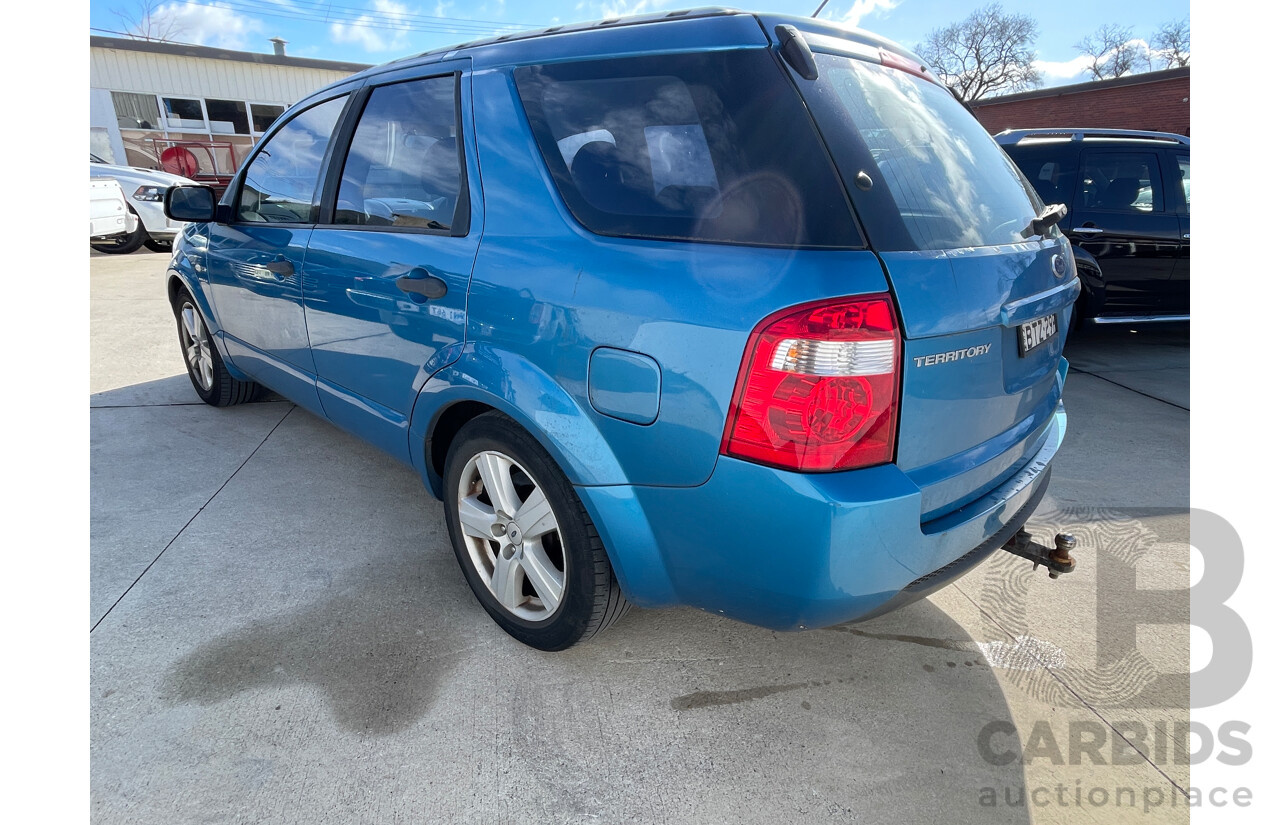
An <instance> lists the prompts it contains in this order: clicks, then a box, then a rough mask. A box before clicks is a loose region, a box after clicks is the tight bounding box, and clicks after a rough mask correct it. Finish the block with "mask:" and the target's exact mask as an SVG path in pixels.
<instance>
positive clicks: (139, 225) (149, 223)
mask: <svg viewBox="0 0 1280 825" xmlns="http://www.w3.org/2000/svg"><path fill="white" fill-rule="evenodd" d="M89 177H90V178H91V179H92V178H99V179H102V178H114V179H115V180H116V181H117V182H119V184H120V188H121V189H122V190H124V194H125V200H126V205H127V208H128V211H129V212H130V214H132V215H133V216H135V217H136V218H137V221H136V224H135V225H134V226H133V227H132V228H131V229H130V231H129V232H128V233H127V234H125V235H117V236H114V237H112V238H105V239H96V238H95V239H91V240H90V241H89V245H90V246H92V247H93V248H94V249H97V250H98V251H100V252H112V253H118V254H124V253H128V252H133V251H134V250H136V249H138V247H141V246H144V245H145V246H146V247H147V249H150V250H152V251H154V252H167V251H169V249H170V246H171V245H172V243H173V239H174V236H176V235H177V234H178V233H179V232H180V231H181V230H182V226H183V225H182V224H181V223H179V222H177V221H171V220H169V219H168V218H166V217H165V215H164V192H165V190H166V189H168V188H169V187H170V186H176V185H187V186H191V185H193V184H195V183H196V182H195V181H193V180H191V179H190V178H184V177H182V176H181V175H171V174H169V173H168V172H159V171H156V170H155V169H139V168H138V167H136V166H115V165H113V164H110V163H107V162H106V161H104V160H103V159H102V158H100V157H98V156H97V155H94V154H92V153H90V155H89Z"/></svg>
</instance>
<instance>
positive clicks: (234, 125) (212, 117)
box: [204, 98, 249, 135]
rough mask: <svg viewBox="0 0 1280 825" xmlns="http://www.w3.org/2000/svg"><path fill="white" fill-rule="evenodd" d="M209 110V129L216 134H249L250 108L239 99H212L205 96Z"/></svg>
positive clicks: (205, 102)
mask: <svg viewBox="0 0 1280 825" xmlns="http://www.w3.org/2000/svg"><path fill="white" fill-rule="evenodd" d="M204 105H205V108H206V109H207V110H208V111H209V131H211V132H213V133H214V134H215V135H247V134H249V115H248V110H247V109H246V108H245V105H244V103H243V102H242V101H239V100H211V99H209V98H205V101H204Z"/></svg>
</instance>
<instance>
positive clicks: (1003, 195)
mask: <svg viewBox="0 0 1280 825" xmlns="http://www.w3.org/2000/svg"><path fill="white" fill-rule="evenodd" d="M819 46H820V47H821V48H822V49H824V50H825V49H827V48H831V49H833V51H834V50H835V49H837V48H838V46H836V45H833V44H831V43H830V42H829V41H827V40H823V41H819ZM866 51H867V50H866V49H865V48H861V49H851V54H850V55H849V56H844V55H841V54H837V53H819V54H817V55H816V59H817V67H818V78H817V79H816V80H815V81H805V80H803V79H798V80H797V83H798V85H800V87H801V90H802V92H803V93H804V94H805V96H806V98H807V99H808V100H809V103H810V108H811V110H812V111H813V112H814V113H815V116H816V117H817V120H818V124H819V127H820V128H821V131H822V133H823V135H824V137H825V138H826V140H827V143H828V145H829V146H830V147H831V149H832V152H833V155H834V156H835V159H836V162H837V165H838V167H839V168H840V172H841V176H842V177H843V178H844V179H845V182H846V186H847V187H848V189H849V193H850V195H851V197H852V198H853V201H854V205H855V207H856V208H857V210H858V214H859V217H860V218H861V220H862V222H863V224H864V225H865V227H866V229H867V233H868V236H869V239H870V241H871V244H872V246H873V248H874V249H875V250H876V252H877V253H878V254H879V256H880V260H881V262H882V264H883V266H884V268H885V271H886V273H887V274H888V276H889V280H890V282H891V284H892V289H893V293H894V296H895V298H896V299H897V303H898V309H899V311H900V312H901V315H902V325H903V329H904V332H905V335H906V339H907V340H906V341H905V345H904V359H903V386H902V405H901V419H900V420H901V424H900V429H899V438H898V453H897V457H896V463H897V464H898V466H899V467H901V468H902V469H903V470H905V471H906V472H907V473H908V475H909V476H910V477H911V478H912V480H913V481H915V482H916V483H917V484H918V485H919V486H920V489H921V491H922V495H923V504H922V513H921V518H922V520H923V521H929V520H931V519H933V518H936V517H938V516H940V515H942V514H943V513H946V512H949V511H950V510H953V509H955V508H958V507H960V506H962V505H963V504H965V503H967V502H968V501H972V500H973V499H975V498H977V497H979V496H981V495H982V494H983V493H984V492H985V491H987V490H989V489H991V488H992V487H993V486H995V485H996V484H998V483H999V482H1000V481H1001V480H1002V479H1004V478H1006V477H1008V475H1009V474H1011V473H1013V472H1015V471H1016V470H1017V468H1018V467H1020V466H1022V464H1023V463H1025V461H1026V460H1027V459H1028V458H1029V456H1030V455H1032V454H1033V453H1034V451H1035V450H1036V449H1038V447H1039V445H1040V444H1041V443H1043V440H1044V439H1045V438H1047V437H1048V436H1047V430H1048V428H1049V427H1050V426H1051V421H1052V419H1053V414H1054V411H1055V410H1056V408H1057V404H1058V399H1059V396H1060V393H1061V381H1060V379H1059V368H1060V364H1061V354H1062V342H1063V337H1064V333H1065V320H1066V316H1065V310H1066V309H1067V308H1068V307H1069V306H1070V305H1071V303H1072V302H1073V300H1074V299H1075V296H1076V295H1077V294H1078V292H1079V284H1078V281H1077V280H1076V278H1075V277H1074V273H1073V269H1072V264H1071V258H1070V254H1069V248H1068V244H1067V242H1066V239H1065V238H1063V237H1062V235H1061V234H1060V233H1059V232H1058V230H1057V229H1056V228H1053V229H1050V230H1048V231H1047V232H1046V233H1045V234H1044V235H1035V234H1032V229H1031V222H1032V219H1033V218H1035V217H1036V216H1037V213H1038V210H1039V207H1040V203H1039V198H1038V197H1036V196H1035V194H1034V192H1033V191H1032V190H1031V189H1030V188H1029V187H1028V184H1027V183H1026V182H1025V179H1024V178H1023V177H1022V175H1021V174H1020V173H1019V172H1018V170H1017V168H1016V167H1015V166H1014V165H1013V162H1012V161H1011V160H1009V158H1008V156H1007V155H1006V154H1005V153H1004V151H1003V150H1002V149H1000V147H999V146H997V145H996V144H995V142H994V141H993V140H992V139H991V137H990V136H989V135H988V134H987V133H986V131H985V130H983V128H982V127H981V125H980V124H978V122H977V121H976V120H974V118H973V117H972V115H970V114H969V113H968V112H967V111H966V110H965V109H964V107H963V106H961V105H960V104H959V103H958V102H956V100H955V99H954V98H952V96H951V95H950V94H949V93H948V91H947V90H946V89H945V88H942V87H941V86H938V85H936V84H934V83H931V82H929V81H928V80H926V79H925V78H923V77H920V76H917V75H914V74H912V73H911V72H910V71H904V70H902V69H899V68H896V67H894V66H891V65H881V63H880V61H878V60H870V59H868V58H867V56H866V54H865V53H866ZM859 55H861V57H859ZM884 59H885V58H884V57H883V56H882V57H881V60H884ZM887 60H889V61H893V62H897V63H905V62H906V61H905V60H903V59H902V58H898V59H897V61H894V58H893V56H890V57H889V58H887ZM915 65H916V66H918V64H915Z"/></svg>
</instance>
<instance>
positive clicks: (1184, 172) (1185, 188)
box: [1178, 157, 1191, 214]
mask: <svg viewBox="0 0 1280 825" xmlns="http://www.w3.org/2000/svg"><path fill="white" fill-rule="evenodd" d="M1178 174H1179V176H1180V177H1181V178H1182V196H1183V197H1184V198H1186V199H1187V214H1190V213H1191V158H1189V157H1179V158H1178Z"/></svg>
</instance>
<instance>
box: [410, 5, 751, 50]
mask: <svg viewBox="0 0 1280 825" xmlns="http://www.w3.org/2000/svg"><path fill="white" fill-rule="evenodd" d="M734 14H743V12H742V11H739V10H738V9H734V8H726V7H724V6H699V7H698V8H692V9H679V10H677V11H656V12H649V13H648V14H637V15H628V16H623V17H610V18H608V19H605V20H588V21H585V22H582V23H562V24H560V25H558V26H551V27H550V28H545V29H530V30H528V31H513V32H507V33H506V34H499V35H495V36H493V37H486V38H483V39H481V40H472V41H469V42H467V43H457V44H454V45H452V46H444V47H442V48H438V49H432V50H430V51H426V52H423V53H422V54H416V55H412V56H410V57H405V58H402V59H401V60H397V61H395V62H396V63H402V62H406V61H409V60H417V59H418V58H422V57H429V56H432V55H437V54H448V53H450V52H454V51H459V50H461V49H472V48H476V47H477V46H491V45H493V44H495V43H510V42H511V41H513V40H530V39H532V38H535V37H545V36H547V35H552V34H570V33H572V32H582V31H589V30H591V29H611V28H616V27H619V26H634V25H638V24H644V23H658V22H661V21H663V20H677V19H686V20H688V19H694V18H700V17H723V16H728V15H734Z"/></svg>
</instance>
